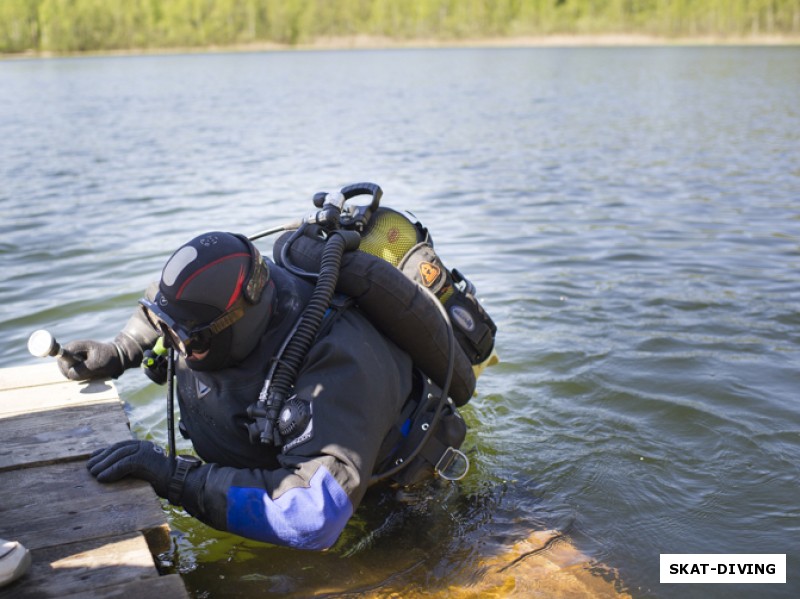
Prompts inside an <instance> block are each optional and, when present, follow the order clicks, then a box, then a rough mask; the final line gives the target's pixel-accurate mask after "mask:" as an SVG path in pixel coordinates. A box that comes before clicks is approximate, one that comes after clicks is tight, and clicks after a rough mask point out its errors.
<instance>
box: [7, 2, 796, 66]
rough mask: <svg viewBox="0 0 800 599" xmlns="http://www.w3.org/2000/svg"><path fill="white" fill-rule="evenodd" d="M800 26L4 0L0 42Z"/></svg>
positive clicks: (590, 6)
mask: <svg viewBox="0 0 800 599" xmlns="http://www.w3.org/2000/svg"><path fill="white" fill-rule="evenodd" d="M606 33H623V34H625V33H641V34H649V35H657V36H703V35H711V36H736V37H740V36H749V35H793V36H800V0H0V52H5V53H14V52H26V51H35V52H81V51H103V50H120V49H146V48H169V47H193V46H209V45H233V44H254V43H264V42H275V43H280V44H289V45H295V44H301V43H311V42H313V41H315V40H317V39H320V38H326V37H348V36H355V35H368V36H379V37H386V38H392V39H399V40H413V39H434V40H457V39H476V38H486V37H506V36H535V35H549V34H606Z"/></svg>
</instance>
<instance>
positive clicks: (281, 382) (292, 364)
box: [261, 231, 361, 445]
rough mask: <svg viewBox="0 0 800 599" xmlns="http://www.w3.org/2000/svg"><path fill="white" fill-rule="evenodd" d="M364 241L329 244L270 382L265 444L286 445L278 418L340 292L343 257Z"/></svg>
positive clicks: (336, 237) (352, 235)
mask: <svg viewBox="0 0 800 599" xmlns="http://www.w3.org/2000/svg"><path fill="white" fill-rule="evenodd" d="M360 241H361V236H360V235H359V234H358V233H356V232H355V231H334V232H333V233H331V235H330V237H328V241H327V242H326V243H325V249H324V250H323V252H322V260H321V262H320V269H319V275H318V277H317V284H316V285H315V287H314V291H313V292H312V293H311V299H310V300H309V302H308V304H307V305H306V308H305V310H304V311H303V314H302V315H301V317H300V323H299V324H298V326H297V329H296V330H295V332H294V334H293V335H292V338H291V339H290V341H289V343H288V344H287V345H286V348H285V349H284V350H283V354H282V355H281V359H280V362H279V363H278V365H277V366H276V368H275V373H274V375H273V378H272V381H271V382H270V387H269V391H268V395H267V399H266V402H265V405H264V417H265V422H264V430H263V431H262V432H261V442H262V443H274V444H275V445H281V444H282V442H283V440H282V439H281V438H280V437H281V436H280V432H279V431H278V430H277V428H278V427H277V425H276V421H277V419H278V415H279V414H280V412H281V409H282V407H283V403H284V402H285V401H286V399H288V397H289V394H290V393H291V391H292V388H293V387H294V383H295V380H296V379H297V374H298V373H299V372H300V366H301V365H302V363H303V360H304V359H305V357H306V355H307V354H308V350H309V349H310V348H311V345H312V344H313V343H314V339H315V338H316V336H317V333H318V332H319V329H320V326H321V325H322V320H323V319H324V318H325V313H326V312H327V310H328V308H329V307H330V304H331V300H332V299H333V294H334V292H335V291H336V283H337V282H338V280H339V271H340V269H341V265H342V256H343V255H344V252H345V251H346V250H354V249H357V248H358V244H359V242H360ZM288 245H289V244H288V243H287V246H288ZM285 247H286V246H285ZM285 247H284V249H285Z"/></svg>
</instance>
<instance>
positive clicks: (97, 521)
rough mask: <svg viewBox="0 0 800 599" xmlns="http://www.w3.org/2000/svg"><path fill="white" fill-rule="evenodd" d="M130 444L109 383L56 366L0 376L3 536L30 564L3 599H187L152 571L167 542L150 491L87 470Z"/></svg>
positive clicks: (174, 580)
mask: <svg viewBox="0 0 800 599" xmlns="http://www.w3.org/2000/svg"><path fill="white" fill-rule="evenodd" d="M130 438H131V432H130V427H129V425H128V420H127V417H126V415H125V411H124V410H123V406H122V402H121V401H120V399H119V397H118V396H117V392H116V389H114V386H113V384H112V383H111V382H110V381H96V382H90V383H76V382H72V381H67V380H65V379H64V378H63V376H62V375H61V373H60V372H59V370H58V368H57V366H56V364H55V362H54V361H52V360H48V361H46V362H43V363H41V364H35V365H32V366H24V367H20V368H13V369H0V537H2V538H7V539H14V540H18V541H20V542H21V543H23V544H24V545H25V546H26V547H27V548H28V549H29V550H30V551H31V553H32V556H33V565H32V567H31V569H30V571H29V572H28V573H27V574H26V575H25V576H23V577H22V578H21V579H19V580H18V581H16V582H15V583H14V584H12V585H10V586H8V587H5V588H3V589H0V599H5V598H6V597H23V598H26V599H30V598H36V597H43V598H44V597H72V598H77V597H86V598H89V599H92V598H101V597H102V598H106V597H121V598H127V597H130V598H131V599H133V598H134V597H135V598H136V599H139V598H140V597H142V596H148V595H154V596H162V597H169V598H170V599H171V598H172V597H176V598H185V597H188V594H187V593H186V589H185V588H184V586H183V581H182V580H181V579H180V577H179V576H178V575H170V576H159V574H158V571H157V569H156V567H155V562H154V559H153V553H154V552H162V551H165V550H166V549H167V548H168V547H169V538H168V527H167V526H166V524H165V521H166V518H165V516H164V512H163V510H162V509H161V504H160V502H159V500H158V498H157V497H156V495H155V493H154V492H153V489H152V488H151V487H150V485H148V484H147V483H145V482H143V481H140V480H135V479H126V480H123V481H120V482H117V483H114V484H108V485H104V484H101V483H98V482H97V481H96V480H95V479H94V478H92V476H91V475H90V474H89V472H88V470H87V469H86V458H87V457H88V456H89V454H90V453H91V452H92V451H94V450H95V449H98V448H101V447H106V446H108V445H110V444H112V443H114V442H116V441H120V440H123V439H130Z"/></svg>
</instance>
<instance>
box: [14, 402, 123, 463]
mask: <svg viewBox="0 0 800 599" xmlns="http://www.w3.org/2000/svg"><path fill="white" fill-rule="evenodd" d="M0 430H2V444H0V472H3V471H4V470H10V469H13V468H32V467H35V466H40V465H45V464H50V463H54V462H60V461H66V460H78V459H80V460H84V459H86V458H88V456H89V455H90V454H91V453H92V452H93V451H94V450H96V449H101V448H103V447H107V446H108V445H111V444H112V443H114V442H116V441H119V440H121V439H129V438H131V433H130V427H129V426H128V420H127V417H126V416H125V412H124V410H123V409H122V405H121V404H120V402H118V401H113V402H105V403H100V404H94V405H78V406H75V407H69V408H63V409H60V410H49V411H41V412H34V413H32V414H17V415H14V416H9V415H6V417H5V418H3V419H1V420H0Z"/></svg>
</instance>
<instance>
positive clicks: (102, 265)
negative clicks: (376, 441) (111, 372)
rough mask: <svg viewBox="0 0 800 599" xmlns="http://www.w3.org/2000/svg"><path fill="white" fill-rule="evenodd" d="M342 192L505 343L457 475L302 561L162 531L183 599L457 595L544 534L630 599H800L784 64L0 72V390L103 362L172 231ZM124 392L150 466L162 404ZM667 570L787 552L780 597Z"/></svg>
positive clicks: (373, 62)
mask: <svg viewBox="0 0 800 599" xmlns="http://www.w3.org/2000/svg"><path fill="white" fill-rule="evenodd" d="M364 180H366V181H374V182H376V183H378V184H380V185H381V186H382V187H383V189H384V192H385V196H384V201H383V203H384V205H388V206H393V207H396V208H401V209H408V210H412V211H413V212H414V213H415V214H416V215H417V216H418V217H419V218H420V219H421V220H422V221H423V222H424V223H425V224H426V225H427V226H428V227H429V228H430V229H431V230H432V232H433V235H434V239H435V241H436V247H437V249H438V251H439V253H440V255H441V256H442V258H443V259H444V261H445V264H447V265H448V266H450V267H453V266H455V267H457V268H458V269H459V270H461V271H462V272H464V273H465V274H466V275H467V276H468V277H470V278H471V279H472V280H473V282H474V283H475V284H476V286H477V287H478V290H479V296H480V298H481V299H482V301H483V303H484V305H485V306H486V307H487V309H488V310H489V312H490V313H491V314H492V316H493V317H494V319H495V321H496V322H497V324H498V326H499V334H498V340H497V346H498V350H499V353H500V356H501V358H502V364H501V365H500V366H497V367H495V368H492V369H490V370H489V371H487V372H486V374H485V375H484V376H483V377H482V378H481V379H480V381H479V385H478V395H477V397H475V398H474V399H473V401H472V402H471V403H470V404H469V406H468V407H467V408H466V409H465V410H464V414H465V418H466V419H467V420H468V422H469V424H470V427H471V430H470V434H469V436H468V439H467V443H466V447H467V448H468V450H469V453H470V455H471V457H472V461H473V463H474V467H473V469H472V471H471V473H470V475H469V476H468V477H467V479H465V480H464V481H462V483H460V484H459V485H458V486H457V487H445V488H443V489H429V490H428V491H427V494H425V495H424V496H421V497H418V498H416V499H415V500H414V501H411V502H409V503H398V502H397V501H396V500H395V499H394V498H393V497H391V496H389V495H384V494H380V493H378V494H375V495H371V496H369V497H368V499H367V501H366V502H365V504H364V506H363V508H362V509H361V510H360V511H359V513H358V514H357V517H356V518H355V519H354V520H353V522H352V523H351V525H350V526H349V527H348V529H347V530H346V532H345V534H344V536H343V538H342V539H341V540H340V542H339V543H338V544H337V545H336V546H335V547H334V549H333V550H332V551H330V552H327V553H324V554H315V553H304V552H299V551H293V550H288V549H280V548H275V547H270V546H265V545H261V544H258V543H252V542H249V541H242V540H241V539H239V538H236V537H232V536H228V535H225V534H221V533H217V532H215V531H212V530H210V529H208V528H206V527H205V526H202V525H200V524H198V523H196V522H195V521H194V520H192V519H190V518H188V517H187V516H185V515H184V514H183V513H182V512H181V511H179V510H171V511H170V520H171V523H172V525H173V527H174V528H175V529H176V535H175V546H174V548H173V550H172V551H171V552H169V553H168V554H165V555H164V556H162V557H163V560H164V566H165V568H167V569H170V568H171V569H173V570H178V571H180V572H182V573H183V574H184V579H185V581H186V583H187V585H188V587H189V588H190V589H191V590H192V593H193V594H194V596H195V597H273V596H283V595H285V596H296V597H301V596H309V595H311V594H314V593H322V592H350V593H352V594H353V596H357V595H358V593H359V592H361V591H364V590H365V589H368V590H371V591H378V592H384V593H390V592H393V591H394V592H398V593H399V594H401V595H402V594H409V593H411V592H413V591H415V590H416V591H420V590H425V589H437V588H447V586H448V585H450V584H463V583H464V582H465V581H469V580H470V579H471V577H474V576H476V573H475V563H476V562H477V561H479V560H480V557H481V556H483V555H487V554H490V553H491V551H492V548H493V547H496V546H499V545H500V544H502V543H506V542H509V541H513V540H515V539H521V538H525V537H526V536H527V535H528V534H529V533H530V532H531V531H533V530H539V529H543V528H554V529H558V530H561V531H563V532H564V533H565V534H566V535H567V537H568V538H569V539H570V540H571V541H572V542H573V543H574V544H575V545H577V546H578V547H579V548H580V549H581V550H583V551H584V552H585V553H587V554H588V555H590V556H591V557H592V558H593V559H596V560H597V561H598V562H599V563H602V564H605V565H606V566H607V567H608V568H610V569H613V571H615V572H616V573H617V576H618V580H619V583H620V584H621V585H622V586H624V587H625V588H626V589H627V590H628V591H629V592H630V593H631V594H633V595H634V596H635V597H662V598H667V599H671V598H679V597H680V598H683V597H698V598H699V597H709V596H717V597H722V596H725V597H732V596H741V597H749V596H752V595H753V594H754V593H755V594H758V595H759V596H762V597H786V598H789V597H797V596H800V488H799V487H800V485H799V483H800V396H799V392H800V48H796V47H785V48H756V47H752V48H739V47H726V48H691V47H685V48H684V47H675V48H671V47H669V48H667V47H665V48H658V47H656V48H636V49H612V48H603V49H596V48H595V49H592V48H584V49H556V48H553V49H453V50H450V49H441V50H392V51H350V52H345V51H342V52H339V51H329V52H274V53H252V54H213V55H203V54H198V55H172V56H141V57H89V58H65V59H51V60H14V61H5V62H0V207H1V208H2V219H0V231H1V232H2V237H0V257H1V258H2V268H3V277H2V279H1V281H2V282H0V298H2V307H1V308H0V315H1V316H0V330H2V335H1V336H0V358H2V363H3V366H18V365H23V364H26V363H32V362H34V360H35V359H34V358H32V357H30V356H29V355H27V353H26V348H25V342H26V339H27V336H28V335H29V333H30V332H31V331H33V330H34V329H37V328H48V329H50V330H51V331H52V332H53V333H54V334H55V335H56V337H57V338H58V339H59V340H60V341H62V342H65V341H69V340H72V339H77V338H95V339H110V338H112V337H113V336H114V335H115V334H116V332H117V331H118V330H119V328H120V327H121V326H122V325H123V324H124V322H125V320H126V319H127V316H128V314H129V313H130V311H131V309H132V307H133V306H134V304H135V302H136V300H137V298H138V297H139V296H140V294H141V293H142V290H143V289H144V288H145V287H146V285H147V284H148V282H149V281H151V280H152V279H154V278H156V277H157V276H158V274H159V273H160V269H161V267H162V266H163V263H164V262H165V260H166V258H167V257H168V255H169V254H170V253H171V252H172V250H173V249H174V248H176V247H177V246H178V245H180V244H181V243H183V242H184V241H186V240H188V239H189V238H191V237H193V236H194V235H196V234H198V233H200V232H202V231H205V230H209V229H225V230H231V231H240V232H244V233H254V232H256V231H259V230H261V229H265V228H268V227H271V226H273V225H276V224H280V223H283V222H287V221H290V220H294V219H295V218H296V217H298V216H300V215H303V214H306V213H307V212H309V211H310V210H311V208H312V205H311V201H310V198H311V196H312V195H313V193H314V192H316V191H319V190H331V189H337V188H339V187H341V186H342V185H344V184H348V183H352V182H356V181H364ZM261 248H262V250H264V251H265V253H269V242H265V243H264V242H262V243H261ZM118 384H119V388H120V391H121V393H122V395H123V398H124V399H125V400H126V401H127V402H128V404H129V408H130V417H131V420H132V422H133V426H134V429H135V430H136V432H137V433H138V434H139V435H142V436H147V437H149V438H152V439H154V440H156V441H158V442H161V443H163V442H165V439H166V433H165V422H166V417H165V415H164V400H163V389H162V388H157V387H155V386H153V385H148V384H147V379H146V378H145V377H144V376H143V375H141V374H140V373H136V372H133V373H128V374H127V375H126V376H125V377H123V378H122V379H120V381H119V383H118ZM182 447H183V448H184V449H186V448H188V446H186V445H183V446H182ZM662 553H784V554H787V566H788V579H787V584H785V585H769V586H747V585H735V586H734V585H714V586H693V585H661V584H659V554H662ZM348 596H351V595H348Z"/></svg>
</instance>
